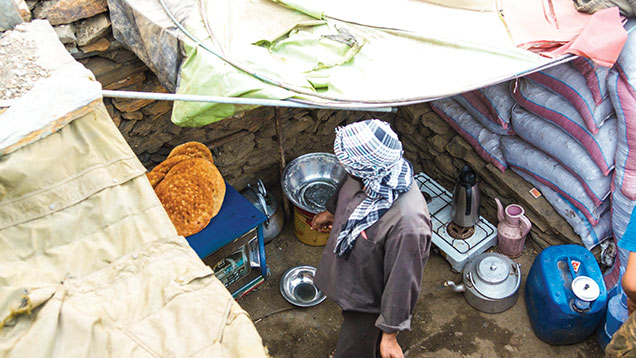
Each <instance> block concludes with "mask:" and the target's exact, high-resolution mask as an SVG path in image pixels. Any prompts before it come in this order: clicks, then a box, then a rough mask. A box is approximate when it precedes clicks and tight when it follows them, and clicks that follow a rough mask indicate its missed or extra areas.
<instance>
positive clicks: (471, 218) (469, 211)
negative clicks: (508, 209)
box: [451, 165, 479, 227]
mask: <svg viewBox="0 0 636 358" xmlns="http://www.w3.org/2000/svg"><path fill="white" fill-rule="evenodd" d="M451 219H452V221H453V222H454V223H455V224H457V225H459V226H461V227H471V226H474V225H475V224H477V222H478V221H479V187H478V186H477V174H475V172H474V171H473V169H472V168H471V167H469V166H468V165H466V166H464V167H463V168H462V170H461V171H460V172H459V177H458V178H457V183H456V184H455V189H454V190H453V202H452V207H451Z"/></svg>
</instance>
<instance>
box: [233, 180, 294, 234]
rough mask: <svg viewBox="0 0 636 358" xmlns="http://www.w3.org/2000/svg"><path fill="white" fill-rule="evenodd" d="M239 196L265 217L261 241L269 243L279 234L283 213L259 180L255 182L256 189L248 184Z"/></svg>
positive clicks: (283, 219)
mask: <svg viewBox="0 0 636 358" xmlns="http://www.w3.org/2000/svg"><path fill="white" fill-rule="evenodd" d="M241 194H242V195H243V196H244V197H245V198H246V199H247V200H248V201H249V202H250V203H252V204H253V205H254V206H255V207H256V208H257V209H258V210H260V211H261V212H262V213H263V214H265V216H267V220H266V221H265V222H264V223H263V241H264V242H265V243H268V242H270V241H271V240H272V239H274V238H275V237H276V236H278V234H280V232H281V230H283V224H284V223H285V217H284V215H283V211H282V210H281V208H280V206H278V202H277V201H276V198H274V195H272V193H270V192H268V191H267V189H265V185H264V184H263V182H262V181H261V180H260V179H258V181H257V182H256V188H254V187H253V186H252V185H250V184H248V185H247V189H245V190H243V191H242V192H241Z"/></svg>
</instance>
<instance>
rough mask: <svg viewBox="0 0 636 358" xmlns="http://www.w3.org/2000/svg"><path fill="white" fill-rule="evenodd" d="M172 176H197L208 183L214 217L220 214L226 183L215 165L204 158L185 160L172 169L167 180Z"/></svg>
mask: <svg viewBox="0 0 636 358" xmlns="http://www.w3.org/2000/svg"><path fill="white" fill-rule="evenodd" d="M171 176H196V177H200V178H203V179H204V180H205V181H207V182H208V183H209V185H210V189H211V190H212V204H213V205H212V217H214V216H215V215H216V214H218V213H219V211H220V210H221V205H223V199H224V198H225V181H224V180H223V176H221V173H220V172H219V169H217V167H216V166H215V165H214V164H212V163H210V162H209V161H207V160H205V159H203V158H194V159H189V160H184V161H182V162H180V163H179V164H177V165H175V166H174V167H172V169H171V170H170V172H168V174H167V175H166V177H165V179H168V177H171ZM165 179H164V180H165Z"/></svg>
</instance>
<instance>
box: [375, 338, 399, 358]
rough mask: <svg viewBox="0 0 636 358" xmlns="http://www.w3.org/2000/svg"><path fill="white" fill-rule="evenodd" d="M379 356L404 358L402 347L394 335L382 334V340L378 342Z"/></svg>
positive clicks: (383, 357)
mask: <svg viewBox="0 0 636 358" xmlns="http://www.w3.org/2000/svg"><path fill="white" fill-rule="evenodd" d="M380 355H382V358H404V353H403V352H402V347H400V344H399V343H398V341H397V332H396V333H386V332H383V333H382V340H381V341H380Z"/></svg>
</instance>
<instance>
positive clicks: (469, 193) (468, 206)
mask: <svg viewBox="0 0 636 358" xmlns="http://www.w3.org/2000/svg"><path fill="white" fill-rule="evenodd" d="M472 196H473V188H472V187H466V212H465V213H464V215H466V216H468V215H470V211H471V210H472V206H473V205H472V202H473V200H472V199H473V198H472Z"/></svg>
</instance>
